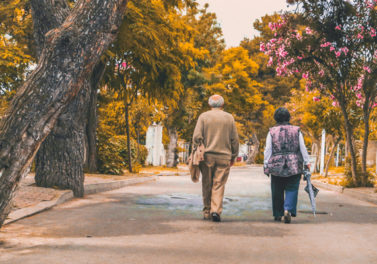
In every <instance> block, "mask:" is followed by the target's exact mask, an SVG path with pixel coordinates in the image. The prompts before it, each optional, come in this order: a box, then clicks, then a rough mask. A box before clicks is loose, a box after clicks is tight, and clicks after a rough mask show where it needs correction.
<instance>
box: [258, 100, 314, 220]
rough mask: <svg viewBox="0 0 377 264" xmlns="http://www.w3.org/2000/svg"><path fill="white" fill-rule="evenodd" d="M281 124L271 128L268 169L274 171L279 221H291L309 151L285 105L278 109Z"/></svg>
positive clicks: (276, 116)
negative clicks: (291, 121) (292, 123)
mask: <svg viewBox="0 0 377 264" xmlns="http://www.w3.org/2000/svg"><path fill="white" fill-rule="evenodd" d="M274 119H275V121H276V122H277V124H276V125H275V126H274V127H272V128H270V131H269V133H268V135H267V140H266V148H265V151H264V172H265V174H266V175H271V193H272V210H273V215H274V219H275V221H281V218H282V217H283V216H284V222H285V223H287V224H288V223H290V222H291V217H292V216H293V217H295V216H296V214H297V196H298V188H299V185H300V179H301V174H302V173H303V168H304V166H306V168H309V155H308V152H307V150H306V147H305V143H304V138H303V136H302V133H301V132H300V128H299V127H297V126H292V125H291V124H290V123H289V120H290V119H291V115H290V114H289V112H288V110H287V109H286V108H284V107H280V108H279V109H277V110H276V111H275V114H274Z"/></svg>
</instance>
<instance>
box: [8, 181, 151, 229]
mask: <svg viewBox="0 0 377 264" xmlns="http://www.w3.org/2000/svg"><path fill="white" fill-rule="evenodd" d="M154 180H156V176H153V175H152V174H141V175H132V176H115V175H102V174H85V183H84V184H85V195H88V194H94V193H99V192H105V191H111V190H115V189H119V188H122V187H125V186H129V185H134V184H139V183H143V182H148V181H154ZM73 198H74V196H73V193H72V191H71V190H57V189H53V188H43V187H37V186H36V185H35V181H34V174H29V175H28V176H26V177H25V178H24V179H22V180H21V182H20V186H19V188H18V190H17V191H16V194H15V197H14V198H13V200H12V210H11V212H10V214H9V215H8V218H7V220H6V221H5V223H4V224H5V225H6V224H10V223H13V222H15V221H17V220H20V219H22V218H25V217H28V216H32V215H34V214H37V213H40V212H43V211H45V210H49V209H51V208H53V207H54V206H56V205H58V204H61V203H64V202H66V201H68V200H71V199H73Z"/></svg>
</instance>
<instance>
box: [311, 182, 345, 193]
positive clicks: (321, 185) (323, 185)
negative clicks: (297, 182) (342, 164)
mask: <svg viewBox="0 0 377 264" xmlns="http://www.w3.org/2000/svg"><path fill="white" fill-rule="evenodd" d="M312 183H313V184H315V186H316V187H319V188H322V189H326V190H329V191H333V192H338V193H343V192H344V189H345V188H344V187H342V186H337V185H333V184H328V183H324V182H321V181H316V180H312Z"/></svg>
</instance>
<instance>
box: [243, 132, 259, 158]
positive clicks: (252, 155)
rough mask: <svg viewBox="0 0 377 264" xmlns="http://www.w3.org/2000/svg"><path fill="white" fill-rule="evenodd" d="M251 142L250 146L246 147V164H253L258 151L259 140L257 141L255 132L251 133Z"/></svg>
mask: <svg viewBox="0 0 377 264" xmlns="http://www.w3.org/2000/svg"><path fill="white" fill-rule="evenodd" d="M251 143H252V144H251V145H250V147H249V149H248V152H249V153H248V157H247V160H246V164H254V163H255V158H256V157H257V155H258V152H259V146H260V142H259V140H258V137H257V135H256V134H255V133H253V136H252V142H251Z"/></svg>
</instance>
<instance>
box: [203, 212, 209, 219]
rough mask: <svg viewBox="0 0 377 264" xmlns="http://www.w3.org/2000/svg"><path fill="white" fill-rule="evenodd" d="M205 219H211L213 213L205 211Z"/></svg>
mask: <svg viewBox="0 0 377 264" xmlns="http://www.w3.org/2000/svg"><path fill="white" fill-rule="evenodd" d="M203 220H211V214H210V213H209V212H204V213H203Z"/></svg>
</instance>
